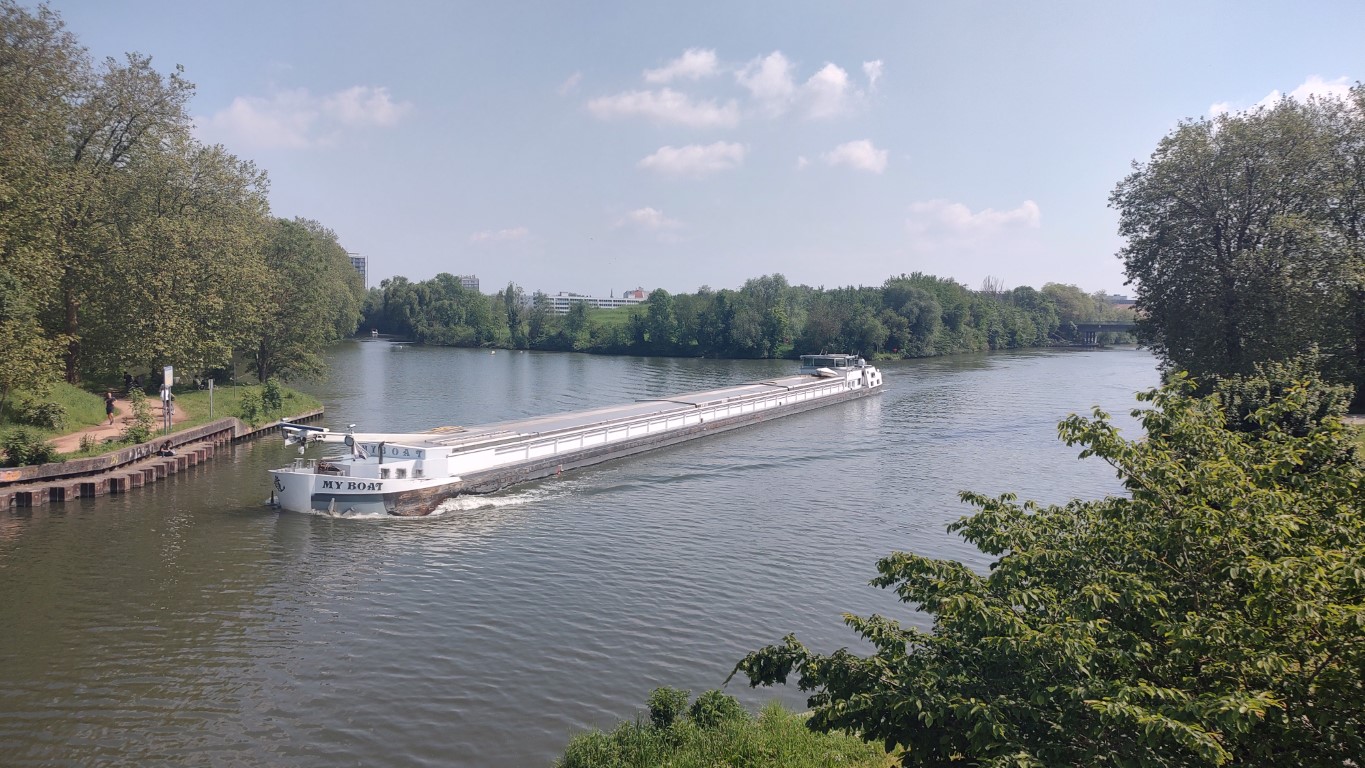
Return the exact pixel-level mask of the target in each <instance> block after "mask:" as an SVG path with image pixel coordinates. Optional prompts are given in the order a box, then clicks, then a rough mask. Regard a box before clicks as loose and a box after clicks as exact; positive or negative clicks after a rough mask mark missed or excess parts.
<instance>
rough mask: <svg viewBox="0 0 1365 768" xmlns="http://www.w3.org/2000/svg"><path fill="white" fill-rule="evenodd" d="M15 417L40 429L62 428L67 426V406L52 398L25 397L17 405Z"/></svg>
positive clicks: (16, 419)
mask: <svg viewBox="0 0 1365 768" xmlns="http://www.w3.org/2000/svg"><path fill="white" fill-rule="evenodd" d="M14 419H15V421H18V422H19V423H21V424H28V425H29V426H33V427H38V428H39V429H62V428H64V427H65V426H66V408H65V407H63V406H62V404H61V403H57V402H52V401H50V400H32V399H29V398H23V399H22V400H20V401H19V402H18V403H17V404H16V405H15V408H14Z"/></svg>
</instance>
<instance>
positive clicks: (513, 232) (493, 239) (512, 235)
mask: <svg viewBox="0 0 1365 768" xmlns="http://www.w3.org/2000/svg"><path fill="white" fill-rule="evenodd" d="M530 236H531V231H530V230H529V229H527V228H526V227H514V228H512V229H499V230H492V229H485V230H484V231H482V232H475V233H474V234H472V235H470V236H469V242H471V243H515V242H519V241H522V240H525V239H526V238H528V237H530Z"/></svg>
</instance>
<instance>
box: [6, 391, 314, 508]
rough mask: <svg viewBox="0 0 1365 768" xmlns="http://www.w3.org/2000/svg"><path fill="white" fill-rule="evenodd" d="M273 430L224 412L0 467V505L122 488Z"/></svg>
mask: <svg viewBox="0 0 1365 768" xmlns="http://www.w3.org/2000/svg"><path fill="white" fill-rule="evenodd" d="M322 415H323V409H322V408H315V409H310V410H308V411H304V412H302V413H298V414H295V415H293V416H288V417H285V418H286V419H287V420H289V421H295V422H304V423H306V422H310V421H317V420H318V419H321V418H322ZM184 421H190V419H189V417H185V419H184ZM120 428H121V427H120ZM277 431H279V422H278V421H271V422H269V423H266V424H262V425H260V426H256V425H252V424H248V423H246V422H243V421H242V420H241V419H239V418H237V417H235V416H228V417H225V418H221V419H215V420H213V421H210V422H208V423H207V424H202V425H199V426H193V427H189V428H187V429H181V430H179V431H176V432H171V433H169V434H164V435H158V436H156V437H155V438H154V439H152V440H149V441H147V442H145V443H139V444H136V445H129V446H125V447H122V448H119V449H117V450H113V451H109V452H107V453H104V454H101V455H99V456H91V457H84V458H74V459H69V460H67V461H57V462H49V463H46V464H34V465H30V466H26V467H13V468H8V469H0V509H9V508H11V507H36V506H41V505H43V504H48V503H57V502H66V501H73V500H75V499H82V498H93V497H97V496H104V495H106V494H118V493H127V492H129V491H131V490H133V489H136V488H141V487H143V486H144V485H150V484H152V483H155V482H157V481H158V480H163V479H165V478H166V477H168V476H170V475H174V474H176V473H177V472H183V471H185V470H186V469H189V468H190V467H194V466H197V465H198V464H201V463H203V462H205V461H208V460H209V459H211V458H213V457H214V455H216V453H217V450H218V448H219V447H220V446H223V445H229V444H231V443H236V442H241V441H243V440H250V439H253V438H256V437H260V436H262V435H266V434H269V433H272V432H277ZM82 434H91V432H90V431H89V430H82V431H81V432H77V433H73V434H72V435H66V436H63V437H62V438H60V440H64V441H65V440H69V439H70V438H75V440H76V442H77V444H79V441H80V437H81V435H82ZM53 442H54V443H57V442H58V440H54V441H53Z"/></svg>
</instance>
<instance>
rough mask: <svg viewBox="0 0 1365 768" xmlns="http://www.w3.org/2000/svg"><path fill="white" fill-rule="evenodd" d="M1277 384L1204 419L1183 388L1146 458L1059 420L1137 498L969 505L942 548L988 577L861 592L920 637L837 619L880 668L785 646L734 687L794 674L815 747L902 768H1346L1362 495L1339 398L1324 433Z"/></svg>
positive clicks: (1091, 424)
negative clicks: (843, 745)
mask: <svg viewBox="0 0 1365 768" xmlns="http://www.w3.org/2000/svg"><path fill="white" fill-rule="evenodd" d="M1288 371H1290V369H1286V368H1278V369H1273V370H1272V369H1264V370H1262V371H1258V372H1256V373H1254V374H1253V375H1251V376H1249V377H1241V378H1234V379H1231V380H1229V381H1225V382H1223V383H1222V384H1220V385H1218V386H1217V387H1216V389H1215V394H1214V396H1212V397H1207V398H1197V397H1194V396H1192V392H1193V389H1194V387H1193V383H1192V381H1191V380H1190V379H1188V378H1186V377H1185V376H1183V375H1178V376H1175V377H1173V379H1172V381H1171V382H1170V383H1169V384H1167V385H1166V386H1164V387H1163V388H1161V389H1159V390H1153V391H1150V392H1147V393H1145V394H1143V395H1141V396H1140V397H1139V399H1140V400H1143V401H1146V402H1148V403H1150V405H1151V407H1150V408H1149V409H1146V410H1141V411H1135V412H1134V414H1135V416H1138V417H1140V419H1141V421H1142V424H1143V427H1144V429H1145V433H1146V438H1145V439H1140V440H1125V439H1123V438H1122V437H1121V436H1120V435H1119V433H1118V430H1117V428H1116V427H1115V426H1114V425H1113V424H1112V423H1111V422H1110V420H1109V417H1108V416H1107V415H1106V414H1104V413H1103V412H1101V411H1099V410H1098V409H1097V410H1096V411H1095V414H1094V417H1093V418H1084V417H1080V416H1074V415H1073V416H1071V417H1069V418H1067V419H1066V420H1065V421H1064V422H1062V424H1061V425H1060V427H1059V432H1060V434H1061V437H1062V439H1063V440H1065V441H1066V443H1067V444H1068V445H1079V446H1082V447H1083V450H1082V452H1081V455H1082V457H1092V456H1093V457H1098V458H1100V459H1102V460H1104V461H1106V462H1108V463H1109V464H1111V465H1112V466H1113V467H1114V468H1115V470H1116V471H1117V473H1118V476H1119V478H1120V479H1121V480H1122V481H1123V484H1124V486H1125V488H1126V489H1127V491H1128V495H1127V496H1124V497H1110V498H1106V499H1102V500H1098V501H1079V500H1077V501H1072V502H1070V503H1068V504H1065V505H1061V506H1047V507H1044V506H1039V505H1037V504H1034V503H1032V502H1029V503H1025V504H1022V505H1021V504H1018V503H1016V501H1015V499H1014V497H1013V496H1012V495H1008V494H1006V495H1004V496H1001V497H999V498H988V497H985V496H980V495H977V494H972V493H964V494H963V495H962V497H963V499H964V500H965V501H967V502H968V503H970V504H972V505H974V506H975V507H977V508H978V511H977V512H976V513H975V514H973V515H971V516H968V517H965V518H963V519H962V520H960V521H958V522H957V523H955V524H953V525H952V526H951V527H950V530H952V531H955V532H957V533H959V534H960V535H962V536H963V537H964V538H965V539H966V540H967V541H969V542H971V543H973V544H975V545H976V546H977V547H979V548H980V549H981V550H982V551H983V552H985V553H987V554H989V555H992V556H994V557H995V558H996V559H995V561H994V562H993V563H992V564H991V567H990V571H989V572H988V573H986V574H979V573H976V572H973V571H972V570H970V569H968V568H966V567H965V566H963V565H962V564H961V563H957V562H950V561H942V560H935V559H932V558H927V557H923V556H920V555H915V554H912V553H895V554H893V555H890V556H888V557H886V558H884V559H883V560H881V561H880V562H879V563H878V564H877V570H878V576H877V577H876V578H875V579H874V580H873V582H872V583H873V585H875V586H878V587H882V588H889V589H894V590H895V592H896V594H897V595H898V596H899V597H900V599H901V600H902V601H903V602H905V603H908V604H910V605H911V606H913V607H914V608H915V609H917V610H919V611H923V612H925V613H927V614H929V615H930V616H931V617H932V618H933V626H932V629H931V630H930V631H921V630H918V629H915V628H912V627H907V626H903V625H902V624H901V623H900V622H898V621H896V620H894V619H892V618H889V617H884V616H870V617H860V616H853V615H848V616H846V617H845V621H846V623H847V624H848V625H849V626H850V627H852V628H853V629H854V630H855V631H856V632H857V633H858V634H859V635H860V636H861V637H862V638H863V640H865V641H867V642H868V643H869V644H870V645H871V654H870V655H868V656H859V655H855V654H854V653H852V652H850V651H848V650H847V649H844V650H839V651H836V652H834V653H832V654H829V655H822V654H819V653H815V652H813V651H811V650H809V649H807V648H806V647H805V646H803V645H802V644H801V643H800V642H799V641H797V640H796V638H795V637H792V636H788V637H787V638H786V639H785V640H784V641H783V642H782V643H781V644H778V645H774V646H769V647H767V648H763V649H761V650H759V651H756V652H754V653H751V654H749V655H748V656H747V657H745V659H744V660H743V661H741V662H740V663H739V665H738V666H737V668H736V672H739V673H743V674H744V675H745V676H747V677H748V678H749V680H750V682H751V683H752V684H773V683H782V682H785V681H786V680H787V679H788V678H789V677H791V676H792V675H796V676H797V681H798V684H799V685H800V687H801V688H802V690H807V691H812V692H813V693H812V695H811V697H810V699H809V704H810V706H811V707H812V709H813V710H814V714H813V716H812V718H811V721H810V722H811V727H812V728H815V729H817V730H822V731H827V730H832V729H842V730H848V731H851V732H857V733H860V734H862V735H863V737H864V738H865V739H868V740H870V741H876V742H882V743H884V744H885V746H886V747H887V748H888V749H892V748H902V749H904V753H903V754H904V758H903V762H904V764H905V765H941V764H948V763H959V762H960V763H961V764H964V765H996V766H1005V765H1010V766H1048V765H1095V766H1103V765H1114V766H1175V765H1301V766H1338V767H1339V766H1342V765H1350V764H1353V763H1352V761H1358V760H1359V759H1360V757H1361V755H1362V754H1365V732H1363V731H1362V728H1361V726H1362V717H1365V716H1363V715H1362V713H1365V520H1362V515H1365V490H1363V486H1362V480H1365V472H1363V471H1362V461H1361V458H1360V457H1359V456H1357V455H1356V449H1355V448H1354V447H1353V444H1352V441H1351V440H1350V437H1349V435H1348V434H1347V433H1346V432H1345V431H1344V428H1343V426H1342V425H1341V424H1340V422H1339V421H1338V420H1337V419H1336V418H1335V417H1334V416H1332V415H1330V414H1331V413H1337V412H1340V410H1341V407H1342V403H1341V402H1340V399H1339V398H1338V399H1337V400H1336V403H1335V405H1330V406H1328V407H1327V408H1326V413H1327V414H1328V415H1326V417H1325V418H1322V419H1321V420H1314V418H1313V417H1314V415H1315V414H1318V413H1320V412H1321V411H1322V405H1323V401H1324V398H1325V399H1327V400H1332V395H1331V393H1330V392H1326V393H1324V391H1323V390H1322V389H1321V388H1320V387H1319V386H1318V385H1317V382H1315V381H1312V380H1305V379H1303V378H1298V379H1290V380H1285V379H1282V378H1280V377H1281V376H1283V375H1284V374H1285V373H1286V372H1288ZM1272 393H1273V394H1272ZM1253 402H1254V403H1255V408H1254V410H1250V411H1247V409H1246V408H1245V407H1244V406H1246V405H1247V404H1249V403H1253ZM1304 424H1311V426H1310V427H1309V428H1307V429H1295V428H1286V425H1304ZM1248 425H1252V426H1254V428H1250V429H1249V428H1248Z"/></svg>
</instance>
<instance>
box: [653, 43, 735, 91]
mask: <svg viewBox="0 0 1365 768" xmlns="http://www.w3.org/2000/svg"><path fill="white" fill-rule="evenodd" d="M719 71H720V65H719V63H718V62H717V61H716V52H715V51H711V50H705V49H702V48H688V49H687V50H686V51H683V55H681V56H679V57H678V58H676V59H674V60H673V61H670V62H668V63H667V64H665V65H664V66H662V67H660V68H658V69H649V70H645V82H647V83H671V82H673V81H674V80H678V79H686V80H700V79H701V78H703V77H710V76H711V75H714V74H716V73H717V72H719Z"/></svg>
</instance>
